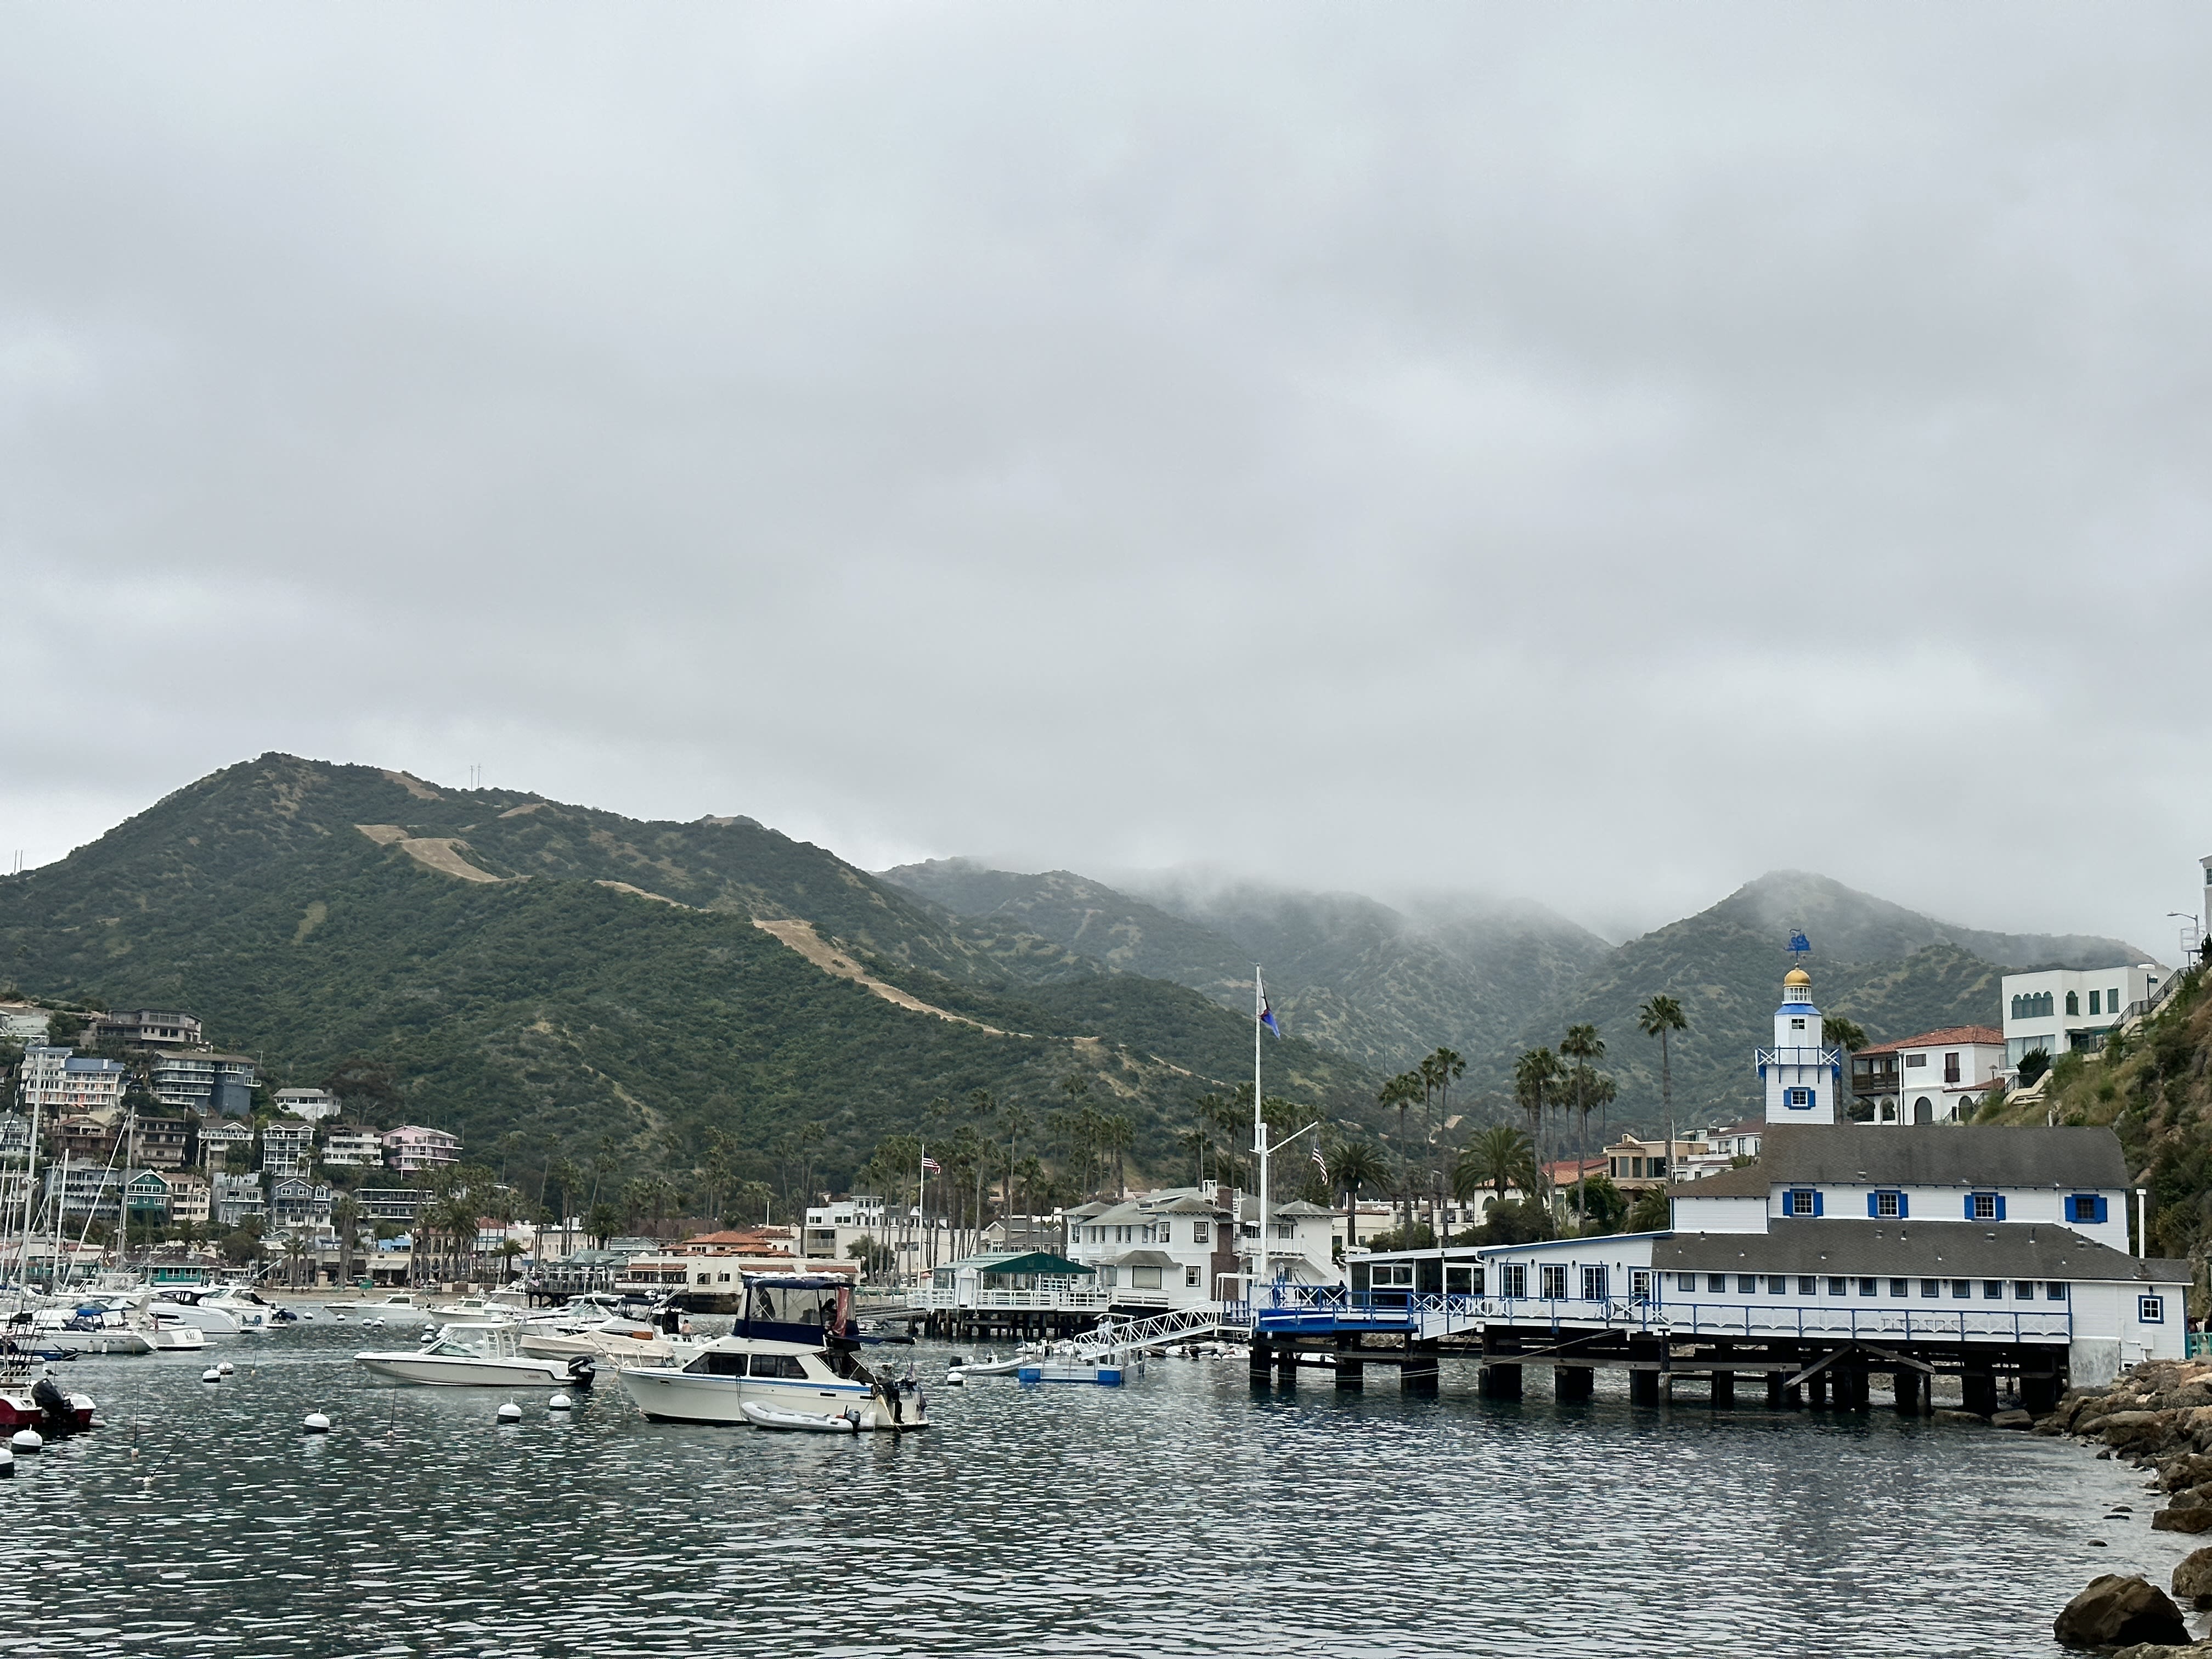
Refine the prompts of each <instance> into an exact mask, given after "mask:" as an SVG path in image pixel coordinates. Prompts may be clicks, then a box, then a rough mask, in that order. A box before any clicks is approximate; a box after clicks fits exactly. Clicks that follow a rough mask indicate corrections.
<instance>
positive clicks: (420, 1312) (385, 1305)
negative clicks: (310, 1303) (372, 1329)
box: [323, 1291, 437, 1325]
mask: <svg viewBox="0 0 2212 1659" xmlns="http://www.w3.org/2000/svg"><path fill="white" fill-rule="evenodd" d="M323 1306H324V1308H325V1310H329V1311H330V1312H332V1313H335V1314H337V1315H339V1316H345V1315H356V1316H359V1317H360V1318H361V1319H362V1322H364V1323H366V1322H368V1321H369V1320H372V1319H380V1320H383V1321H384V1322H386V1323H388V1324H392V1325H409V1324H414V1325H426V1324H428V1323H429V1322H431V1321H432V1320H434V1319H435V1318H436V1317H437V1316H436V1315H435V1314H434V1313H432V1312H431V1311H430V1305H429V1298H428V1297H423V1296H417V1295H416V1294H415V1293H414V1292H413V1291H392V1293H391V1294H390V1295H389V1296H379V1297H360V1298H359V1299H358V1300H353V1299H349V1300H344V1301H332V1302H325V1303H324V1304H323Z"/></svg>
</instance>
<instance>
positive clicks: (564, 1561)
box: [0, 1327, 2194, 1659]
mask: <svg viewBox="0 0 2212 1659" xmlns="http://www.w3.org/2000/svg"><path fill="white" fill-rule="evenodd" d="M354 1335H355V1334H354V1333H351V1332H348V1331H344V1330H341V1329H337V1328H329V1327H325V1328H311V1329H307V1330H296V1331H288V1332H283V1333H280V1334H276V1335H274V1336H271V1337H267V1338H258V1339H252V1340H245V1339H241V1340H237V1341H234V1342H233V1343H231V1344H230V1345H229V1346H228V1352H231V1353H232V1354H233V1355H234V1358H236V1359H237V1360H238V1363H239V1371H238V1374H237V1375H236V1376H234V1377H233V1378H231V1379H228V1380H226V1381H225V1382H224V1383H221V1384H219V1385H212V1386H210V1385H207V1384H203V1383H199V1382H198V1381H197V1364H198V1363H199V1362H197V1361H192V1362H180V1363H179V1364H175V1365H172V1364H170V1363H169V1362H167V1361H166V1360H163V1359H160V1358H153V1359H139V1360H135V1361H134V1360H127V1359H119V1358H118V1359H106V1360H98V1361H93V1360H87V1361H81V1362H79V1363H78V1364H76V1366H74V1367H73V1368H72V1372H71V1374H72V1376H73V1377H74V1378H75V1379H76V1386H78V1387H80V1388H82V1389H86V1390H87V1391H88V1392H90V1393H93V1394H94V1395H96V1396H98V1398H99V1399H100V1404H101V1410H102V1413H103V1415H104V1416H105V1417H106V1419H107V1420H108V1423H109V1426H108V1427H107V1428H106V1430H104V1431H101V1432H100V1433H97V1434H94V1435H89V1436H85V1437H81V1438H78V1439H75V1440H71V1441H67V1442H64V1443H60V1444H59V1445H58V1446H57V1447H56V1448H54V1449H52V1451H50V1452H48V1453H46V1454H45V1455H41V1456H39V1457H36V1458H25V1459H23V1460H21V1463H20V1464H19V1468H20V1471H21V1473H20V1474H19V1477H18V1478H17V1479H16V1480H13V1481H9V1482H5V1483H0V1526H4V1528H5V1532H6V1535H7V1537H8V1538H9V1541H10V1542H11V1544H12V1545H13V1547H14V1559H15V1571H12V1572H11V1573H9V1575H8V1576H7V1577H6V1579H5V1581H4V1582H0V1655H5V1656H21V1659H45V1656H62V1655H68V1656H70V1659H76V1656H79V1655H82V1654H83V1653H85V1652H87V1651H88V1650H97V1651H100V1652H103V1653H110V1654H116V1655H149V1656H150V1655H155V1654H197V1653H207V1654H211V1655H219V1656H222V1659H251V1656H257V1655H266V1656H270V1659H279V1656H282V1659H291V1656H299V1655H313V1656H318V1659H319V1656H348V1659H352V1656H358V1659H400V1656H426V1655H438V1656H451V1659H573V1656H586V1655H588V1656H592V1659H600V1656H606V1659H623V1656H638V1659H657V1656H664V1655H679V1654H680V1655H685V1656H720V1655H732V1656H738V1655H744V1656H751V1655H755V1654H760V1653H764V1652H775V1653H778V1654H786V1653H787V1654H792V1655H819V1656H848V1655H849V1656H862V1655H866V1656H869V1659H876V1656H883V1655H887V1654H945V1653H960V1654H998V1653H1007V1654H1014V1653H1034V1652H1040V1651H1048V1650H1049V1651H1054V1652H1063V1651H1071V1650H1076V1651H1081V1650H1097V1651H1106V1650H1111V1651H1115V1652H1158V1653H1175V1654H1193V1655H1211V1654H1231V1653H1236V1654H1251V1653H1255V1652H1267V1653H1273V1652H1280V1651H1284V1650H1290V1649H1293V1648H1295V1649H1296V1650H1298V1651H1299V1652H1300V1653H1302V1654H1306V1655H1313V1656H1319V1659H1338V1656H1341V1659H1389V1656H1397V1655H1408V1656H1411V1655H1416V1654H1418V1655H1423V1656H1426V1655H1431V1654H1435V1653H1437V1652H1439V1651H1443V1652H1449V1653H1452V1654H1455V1655H1481V1656H1487V1655H1509V1654H1511V1655H1521V1654H1527V1653H1529V1652H1532V1651H1538V1650H1541V1651H1542V1652H1543V1653H1544V1654H1545V1655H1546V1656H1547V1659H1583V1656H1590V1659H1596V1656H1605V1659H1612V1656H1617V1655H1620V1654H1624V1653H1668V1654H1674V1653H1693V1652H1711V1651H1715V1650H1722V1649H1723V1648H1724V1649H1726V1650H1728V1651H1729V1654H1730V1656H1731V1659H1753V1656H1766V1655H1774V1656H1801V1655H1809V1654H1829V1653H1835V1654H1845V1653H1849V1654H1853V1655H1859V1654H1864V1653H1869V1652H1878V1653H1885V1654H1930V1655H1935V1654H1942V1655H1954V1654H1955V1655H1961V1656H1990V1659H1996V1656H2003V1659H2014V1656H2019V1655H2028V1654H2056V1653H2057V1652H2058V1651H2059V1650H2057V1648H2055V1647H2054V1646H2053V1644H2051V1638H2050V1629H2051V1615H2052V1614H2053V1613H2055V1612H2056V1611H2057V1608H2058V1607H2060V1606H2061V1605H2063V1602H2064V1601H2065V1600H2066V1599H2067V1597H2068V1596H2069V1595H2072V1594H2073V1593H2074V1592H2075V1590H2076V1589H2079V1588H2080V1587H2081V1584H2082V1583H2085V1582H2086V1581H2087V1579H2088V1578H2089V1577H2092V1576H2093V1574H2095V1573H2097V1572H2100V1571H2146V1572H2148V1573H2149V1574H2151V1576H2152V1577H2153V1578H2154V1580H2155V1581H2157V1582H2160V1583H2163V1582H2164V1579H2165V1576H2166V1573H2167V1572H2169V1571H2171V1568H2172V1563H2173V1562H2174V1561H2176V1560H2178V1559H2179V1557H2180V1556H2181V1555H2182V1554H2183V1553H2186V1549H2187V1547H2188V1546H2189V1544H2190V1543H2191V1542H2194V1541H2192V1540H2175V1539H2173V1538H2172V1537H2171V1536H2170V1535H2169V1534H2154V1533H2151V1532H2150V1531H2149V1530H2148V1517H2149V1514H2150V1510H2151V1509H2152V1507H2153V1500H2152V1499H2151V1498H2150V1497H2149V1495H2148V1494H2147V1493H2145V1492H2142V1490H2141V1489H2140V1488H2141V1484H2142V1482H2141V1477H2140V1476H2138V1475H2137V1474H2135V1473H2134V1472H2133V1471H2130V1470H2128V1469H2126V1468H2122V1467H2118V1466H2116V1465H2114V1464H2112V1463H2109V1462H2106V1463H2099V1462H2092V1461H2090V1459H2089V1458H2088V1455H2087V1454H2086V1453H2085V1452H2083V1451H2082V1450H2081V1449H2079V1448H2077V1447H2074V1446H2071V1445H2066V1444H2061V1443H2055V1442H2052V1441H2048V1440H2043V1439H2038V1438H2033V1437H2028V1436H2024V1435H2001V1434H1992V1433H1990V1432H1989V1431H1986V1430H1981V1429H1977V1428H1967V1427H1965V1426H1961V1425H1945V1424H1923V1423H1915V1422H1901V1421H1899V1420H1897V1419H1894V1418H1891V1417H1887V1416H1886V1415H1883V1414H1881V1413H1875V1414H1874V1415H1872V1416H1870V1417H1869V1418H1867V1419H1858V1420H1852V1419H1842V1418H1833V1419H1832V1418H1827V1417H1824V1416H1820V1415H1818V1414H1813V1413H1807V1414H1803V1415H1799V1416H1791V1417H1780V1416H1772V1417H1770V1416H1768V1415H1766V1414H1765V1413H1761V1412H1759V1411H1757V1410H1747V1411H1744V1412H1741V1413H1733V1414H1729V1415H1724V1416H1721V1417H1716V1416H1715V1415H1714V1414H1713V1413H1711V1412H1710V1411H1709V1410H1706V1409H1705V1408H1702V1407H1695V1406H1678V1407H1671V1408H1668V1409H1667V1410H1665V1411H1632V1410H1631V1408H1630V1407H1628V1406H1627V1404H1626V1401H1625V1400H1624V1399H1622V1398H1620V1396H1619V1395H1618V1394H1617V1393H1614V1394H1608V1393H1606V1392H1604V1391H1603V1387H1602V1385H1601V1394H1600V1396H1599V1398H1598V1399H1597V1400H1596V1401H1595V1402H1593V1403H1592V1404H1590V1405H1589V1406H1588V1407H1567V1408H1559V1407H1553V1405H1552V1404H1551V1403H1550V1402H1548V1401H1540V1400H1534V1399H1532V1400H1530V1401H1527V1402H1525V1403H1505V1402H1486V1401H1477V1400H1475V1399H1474V1398H1472V1397H1471V1396H1472V1394H1473V1379H1472V1376H1471V1374H1469V1373H1468V1372H1466V1371H1464V1370H1459V1371H1455V1370H1454V1369H1453V1368H1452V1367H1451V1366H1450V1365H1449V1364H1447V1367H1446V1371H1445V1376H1444V1379H1443V1396H1442V1397H1441V1398H1439V1399H1435V1400H1418V1399H1412V1398H1402V1397H1401V1396H1400V1395H1398V1394H1397V1393H1396V1392H1395V1389H1392V1388H1390V1387H1389V1383H1388V1381H1387V1378H1386V1379H1384V1385H1383V1387H1382V1388H1381V1389H1377V1390H1376V1392H1374V1393H1371V1394H1366V1395H1336V1394H1335V1393H1334V1392H1333V1391H1332V1390H1330V1389H1327V1388H1320V1389H1316V1388H1315V1387H1313V1386H1312V1385H1311V1383H1307V1384H1306V1385H1305V1386H1304V1388H1303V1389H1301V1391H1300V1392H1299V1393H1298V1394H1297V1395H1296V1396H1295V1397H1288V1396H1285V1395H1282V1394H1276V1395H1265V1394H1262V1395H1256V1396H1255V1395H1254V1394H1253V1393H1252V1391H1251V1390H1250V1389H1249V1386H1248V1385H1247V1383H1246V1382H1245V1380H1244V1377H1243V1373H1242V1371H1241V1370H1240V1369H1238V1368H1237V1367H1234V1366H1230V1365H1203V1364H1186V1363H1179V1362H1167V1363H1165V1364H1156V1365H1155V1366H1154V1367H1153V1368H1152V1375H1151V1376H1149V1377H1147V1378H1146V1380H1145V1381H1144V1382H1143V1383H1139V1384H1138V1385H1136V1386H1133V1387H1132V1388H1129V1389H1123V1390H1121V1391H1119V1392H1115V1391H1109V1390H1102V1389H1065V1390H1054V1391H1050V1392H1029V1393H1024V1392H1023V1391H1021V1390H1019V1389H1017V1388H1016V1387H1014V1386H1013V1385H1012V1383H1009V1382H1007V1381H1006V1380H1003V1379H997V1380H992V1381H988V1382H979V1383H974V1384H971V1385H970V1386H969V1388H968V1389H965V1390H951V1389H940V1390H938V1391H936V1392H934V1393H933V1396H932V1407H933V1415H934V1416H935V1418H936V1420H937V1423H938V1426H937V1427H936V1428H933V1430H931V1431H929V1433H928V1434H927V1435H925V1436H918V1437H908V1438H902V1439H897V1440H894V1439H891V1438H890V1437H884V1436H871V1437H860V1438H859V1439H857V1440H852V1439H846V1438H843V1437H831V1436H810V1435H776V1434H767V1433H761V1432H757V1431H746V1430H716V1429H695V1428H686V1427H683V1426H680V1425H665V1424H650V1423H647V1422H646V1421H645V1420H644V1419H642V1418H641V1417H640V1416H639V1415H638V1414H637V1413H636V1412H635V1410H634V1409H633V1408H632V1407H630V1405H629V1401H628V1399H627V1397H626V1396H624V1395H623V1394H622V1393H621V1391H620V1389H619V1388H618V1387H607V1388H603V1389H601V1390H600V1391H599V1393H598V1395H596V1396H595V1397H588V1398H586V1400H585V1401H584V1403H583V1404H582V1405H581V1406H580V1408H579V1409H578V1410H577V1411H576V1412H575V1413H574V1414H573V1415H572V1416H568V1417H563V1416H561V1415H558V1414H556V1413H550V1412H547V1411H545V1410H544V1408H543V1407H544V1401H543V1399H542V1398H538V1397H532V1396H531V1395H517V1396H515V1398H517V1399H518V1401H519V1402H520V1403H521V1404H522V1405H523V1406H524V1409H525V1417H524V1420H523V1422H522V1423H521V1425H519V1426H516V1427H513V1428H501V1427H498V1426H495V1425H494V1423H493V1421H492V1413H493V1410H494V1408H495V1407H496V1406H497V1404H498V1403H499V1402H500V1401H501V1400H503V1399H506V1398H507V1397H508V1396H507V1395H505V1394H502V1393H501V1392H498V1391H494V1390H482V1391H480V1390H467V1391H462V1392H451V1393H447V1392H437V1391H432V1390H428V1389H389V1388H381V1387H378V1386H376V1385H374V1384H373V1383H370V1382H369V1381H368V1379H367V1378H365V1377H363V1376H359V1375H357V1374H356V1372H355V1370H354V1369H353V1367H352V1366H351V1365H350V1364H349V1363H348V1360H347V1355H348V1354H349V1352H350V1351H351V1349H352V1346H354V1343H353V1340H349V1339H352V1338H353V1337H354ZM922 1354H923V1358H924V1364H925V1370H927V1372H929V1373H930V1374H934V1372H935V1370H937V1361H938V1359H939V1358H940V1356H939V1355H936V1354H932V1353H931V1352H929V1351H928V1350H926V1349H925V1350H923V1351H922ZM186 1364H190V1365H191V1366H192V1369H190V1370H187V1369H186V1368H185V1367H186ZM1532 1382H1534V1376H1533V1374H1532ZM313 1410H322V1411H325V1412H327V1413H330V1415H331V1417H332V1419H334V1420H335V1427H334V1429H333V1431H332V1432H331V1433H330V1434H329V1435H327V1436H314V1437H310V1436H305V1435H302V1434H301V1433H300V1432H299V1425H300V1421H301V1418H302V1417H304V1416H305V1415H306V1414H307V1413H308V1412H310V1411H313ZM2116 1502H2117V1503H2123V1504H2130V1505H2131V1506H2132V1508H2133V1509H2134V1510H2135V1513H2134V1515H2132V1516H2130V1517H2127V1518H2125V1519H2121V1520H2105V1519H2100V1517H2101V1516H2104V1514H2105V1512H2106V1510H2108V1509H2110V1508H2111V1506H2112V1504H2114V1503H2116ZM2093 1539H2101V1540H2103V1541H2105V1542H2106V1544H2107V1545H2108V1546H2109V1547H2105V1548H2099V1547H2093V1544H2092V1542H2091V1541H2092V1540H2093Z"/></svg>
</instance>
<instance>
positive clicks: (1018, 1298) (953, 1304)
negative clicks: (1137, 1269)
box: [906, 1285, 1168, 1313]
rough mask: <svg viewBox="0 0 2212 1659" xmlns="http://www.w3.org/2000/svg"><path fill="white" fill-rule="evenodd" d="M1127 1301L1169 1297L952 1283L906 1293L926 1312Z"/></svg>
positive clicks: (1084, 1307)
mask: <svg viewBox="0 0 2212 1659" xmlns="http://www.w3.org/2000/svg"><path fill="white" fill-rule="evenodd" d="M1117 1302H1118V1303H1121V1304H1129V1303H1139V1304H1152V1303H1154V1302H1157V1304H1158V1305H1159V1306H1161V1307H1165V1306H1166V1305H1167V1303H1168V1298H1167V1297H1166V1296H1165V1295H1164V1294H1163V1293H1161V1292H1158V1291H1142V1292H1136V1291H1132V1292H1127V1293H1124V1294H1122V1295H1118V1296H1117V1295H1116V1294H1115V1292H1113V1291H1107V1290H1091V1289H1085V1290H1058V1289H1050V1290H1034V1291H978V1290H959V1289H955V1288H954V1287H952V1286H951V1285H945V1286H942V1287H940V1286H939V1285H923V1286H922V1287H921V1289H919V1290H913V1291H908V1292H907V1293H906V1305H907V1306H908V1307H909V1308H914V1309H918V1310H923V1311H928V1312H935V1311H939V1310H946V1309H955V1308H960V1309H966V1308H974V1309H1006V1310H1036V1311H1041V1312H1073V1313H1103V1312H1104V1311H1105V1310H1107V1309H1108V1308H1109V1307H1110V1306H1112V1305H1113V1304H1115V1303H1117Z"/></svg>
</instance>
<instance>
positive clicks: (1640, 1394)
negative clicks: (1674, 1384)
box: [1628, 1371, 1659, 1406]
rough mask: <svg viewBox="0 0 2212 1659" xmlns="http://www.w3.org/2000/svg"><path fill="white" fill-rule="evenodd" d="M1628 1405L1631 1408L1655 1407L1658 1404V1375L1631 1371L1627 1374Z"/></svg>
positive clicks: (1650, 1372) (1649, 1372) (1653, 1372)
mask: <svg viewBox="0 0 2212 1659" xmlns="http://www.w3.org/2000/svg"><path fill="white" fill-rule="evenodd" d="M1628 1403H1629V1404H1630V1405H1632V1406H1656V1405H1657V1404H1658V1403H1659V1373H1658V1372H1656V1371H1631V1372H1629V1374H1628Z"/></svg>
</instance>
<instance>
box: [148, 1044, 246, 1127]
mask: <svg viewBox="0 0 2212 1659" xmlns="http://www.w3.org/2000/svg"><path fill="white" fill-rule="evenodd" d="M258 1081H259V1077H258V1073H257V1072H256V1069H255V1067H254V1064H253V1061H252V1059H250V1058H249V1057H248V1056H246V1055H245V1054H216V1053H215V1052H214V1051H213V1050H211V1049H207V1048H192V1049H182V1050H179V1051H176V1052H174V1053H165V1054H159V1055H157V1056H155V1060H154V1077H153V1087H154V1098H155V1099H156V1100H158V1101H160V1102H161V1103H162V1104H163V1105H165V1106H178V1107H182V1108H183V1109H185V1110H186V1111H189V1112H197V1114H199V1115H201V1116H202V1117H245V1116H246V1115H248V1114H249V1113H251V1112H252V1109H253V1089H254V1085H255V1084H256V1083H257V1082H258Z"/></svg>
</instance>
